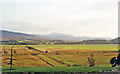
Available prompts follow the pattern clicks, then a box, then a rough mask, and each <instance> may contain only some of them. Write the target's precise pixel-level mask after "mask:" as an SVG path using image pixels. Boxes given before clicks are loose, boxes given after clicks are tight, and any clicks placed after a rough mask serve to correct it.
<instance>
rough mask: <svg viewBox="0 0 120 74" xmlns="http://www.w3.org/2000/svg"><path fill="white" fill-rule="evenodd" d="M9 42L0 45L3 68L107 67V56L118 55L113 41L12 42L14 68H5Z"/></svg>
mask: <svg viewBox="0 0 120 74" xmlns="http://www.w3.org/2000/svg"><path fill="white" fill-rule="evenodd" d="M12 46H13V45H3V46H2V67H3V72H20V71H22V72H25V71H27V72H33V71H34V72H35V71H40V72H45V71H46V69H47V72H50V71H54V72H59V71H64V72H68V71H75V72H77V71H79V72H92V71H100V70H111V69H113V68H111V64H110V59H111V58H112V57H117V55H118V52H117V51H118V45H117V44H81V45H14V48H13V51H14V52H13V58H14V59H16V60H14V61H13V64H14V65H13V67H14V68H16V70H11V71H10V70H9V71H8V70H6V69H8V68H9V65H8V63H9V61H10V60H9V59H7V58H10V54H11V53H10V52H11V50H10V49H11V47H12ZM30 47H31V48H30ZM91 54H93V58H94V60H95V66H94V67H89V61H88V57H90V55H91ZM45 68H46V69H45ZM60 68H61V69H60ZM17 69H18V70H17ZM58 69H59V70H58ZM85 69H86V70H85Z"/></svg>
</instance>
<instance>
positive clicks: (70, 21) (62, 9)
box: [0, 0, 118, 38]
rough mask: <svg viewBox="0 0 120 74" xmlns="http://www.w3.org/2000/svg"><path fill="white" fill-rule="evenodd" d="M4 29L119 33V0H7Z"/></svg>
mask: <svg viewBox="0 0 120 74" xmlns="http://www.w3.org/2000/svg"><path fill="white" fill-rule="evenodd" d="M0 5H1V8H2V9H1V10H0V12H2V13H0V14H1V15H2V18H1V19H2V21H0V22H1V24H2V28H1V29H3V30H9V31H15V32H23V33H28V34H50V33H54V32H57V33H64V34H70V35H74V36H90V37H111V38H116V37H117V36H118V0H39V1H38V0H29V1H28V0H27V1H26V2H25V1H23V0H20V1H19V0H17V1H15V0H11V2H9V1H8V0H4V2H3V3H1V4H0Z"/></svg>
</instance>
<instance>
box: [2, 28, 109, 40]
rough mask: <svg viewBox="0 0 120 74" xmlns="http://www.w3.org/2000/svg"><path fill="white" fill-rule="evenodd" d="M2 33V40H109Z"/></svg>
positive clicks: (60, 35)
mask: <svg viewBox="0 0 120 74" xmlns="http://www.w3.org/2000/svg"><path fill="white" fill-rule="evenodd" d="M0 33H2V38H3V40H26V39H25V38H28V39H56V40H69V41H82V40H92V39H105V40H110V39H111V38H108V37H87V36H81V37H75V36H73V35H69V34H62V33H56V32H55V33H51V34H48V35H38V34H26V33H20V32H13V31H7V30H0Z"/></svg>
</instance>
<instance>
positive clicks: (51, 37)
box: [39, 33, 111, 41]
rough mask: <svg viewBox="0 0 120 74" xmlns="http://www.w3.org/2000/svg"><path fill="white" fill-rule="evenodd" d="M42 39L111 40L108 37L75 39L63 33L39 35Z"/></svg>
mask: <svg viewBox="0 0 120 74" xmlns="http://www.w3.org/2000/svg"><path fill="white" fill-rule="evenodd" d="M39 37H41V38H50V39H57V40H70V41H82V40H94V39H103V40H110V39H111V38H107V37H86V36H82V37H75V36H72V35H67V34H61V33H51V34H49V35H39Z"/></svg>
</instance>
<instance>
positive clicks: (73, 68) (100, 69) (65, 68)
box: [2, 67, 115, 72]
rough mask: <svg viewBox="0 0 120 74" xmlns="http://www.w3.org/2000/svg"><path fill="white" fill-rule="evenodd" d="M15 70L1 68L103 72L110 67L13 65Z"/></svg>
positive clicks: (33, 70) (35, 70)
mask: <svg viewBox="0 0 120 74" xmlns="http://www.w3.org/2000/svg"><path fill="white" fill-rule="evenodd" d="M14 69H15V70H9V68H2V72H103V71H110V70H113V69H115V68H111V67H14Z"/></svg>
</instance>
